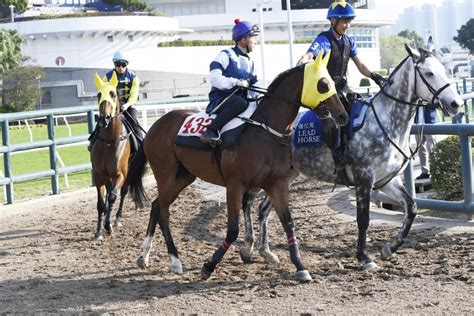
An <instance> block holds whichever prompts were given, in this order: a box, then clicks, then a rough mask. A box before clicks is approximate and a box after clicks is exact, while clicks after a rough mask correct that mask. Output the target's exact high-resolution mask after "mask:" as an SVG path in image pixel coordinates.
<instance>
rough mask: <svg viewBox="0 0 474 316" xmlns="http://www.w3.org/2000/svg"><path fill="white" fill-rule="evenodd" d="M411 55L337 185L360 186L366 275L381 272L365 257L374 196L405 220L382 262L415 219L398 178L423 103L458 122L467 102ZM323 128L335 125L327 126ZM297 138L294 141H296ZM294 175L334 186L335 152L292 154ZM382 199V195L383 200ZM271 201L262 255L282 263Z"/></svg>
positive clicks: (370, 113) (266, 206)
mask: <svg viewBox="0 0 474 316" xmlns="http://www.w3.org/2000/svg"><path fill="white" fill-rule="evenodd" d="M405 47H406V50H407V52H408V57H406V58H405V59H404V60H403V61H402V62H401V63H400V65H399V66H398V67H397V68H396V69H395V70H394V72H392V74H391V75H390V78H389V82H392V83H391V84H389V85H386V86H384V87H383V88H382V89H381V90H380V91H379V92H378V93H377V94H376V95H375V96H374V97H373V99H372V101H371V102H370V104H369V108H368V110H367V115H366V117H365V124H364V125H363V127H362V128H361V129H360V130H359V131H357V132H356V133H355V134H354V136H353V138H352V139H351V140H350V141H349V143H348V151H349V153H350V154H351V155H352V156H353V157H354V162H353V163H352V164H349V165H346V167H345V168H346V172H347V178H346V180H345V181H343V182H342V183H341V182H339V180H338V184H343V185H351V186H355V193H356V199H357V226H358V229H359V235H358V241H357V254H356V257H357V259H358V261H359V262H360V263H361V264H362V267H363V269H365V270H370V269H374V268H377V265H376V264H375V263H374V262H373V261H372V259H371V258H370V257H369V255H368V254H367V252H366V235H367V229H368V226H369V210H370V197H371V194H372V192H373V191H374V190H375V191H377V193H378V196H379V198H384V199H385V201H386V202H388V203H392V204H395V205H399V206H401V207H402V208H403V209H404V210H405V220H404V222H403V226H402V227H401V229H400V232H399V234H398V235H397V236H396V237H395V239H394V240H393V241H392V242H390V243H387V244H385V245H384V246H383V248H382V249H381V250H380V253H381V257H382V259H388V258H390V256H391V255H392V254H393V253H394V252H396V251H397V249H398V248H399V247H400V246H402V245H403V244H404V243H405V241H406V239H407V236H408V233H409V231H410V228H411V226H412V223H413V221H414V219H415V217H416V204H415V201H414V200H413V199H412V198H411V196H410V195H409V194H408V192H407V190H406V189H405V187H404V186H403V183H402V180H401V178H400V177H399V175H400V174H401V173H402V172H403V170H404V169H405V166H406V163H407V162H408V160H409V159H412V158H413V155H414V154H415V152H412V153H411V154H408V153H409V152H410V151H411V149H410V147H409V145H410V144H409V137H410V130H411V127H412V125H413V122H414V116H415V113H416V110H417V105H418V103H417V101H418V100H419V99H421V100H424V101H426V102H427V103H430V104H435V105H436V106H437V107H438V108H440V109H441V110H442V111H443V112H445V113H447V114H449V115H451V116H453V115H456V114H457V113H458V111H459V108H460V106H461V105H462V99H461V97H460V96H459V94H458V92H457V91H456V88H455V87H454V86H453V85H451V84H450V83H449V79H448V78H447V76H446V71H445V69H444V67H443V65H442V64H441V63H440V62H439V60H438V59H437V58H436V57H435V56H433V54H432V53H430V52H429V51H426V50H423V49H418V50H416V49H412V48H410V47H409V46H405ZM323 124H331V120H324V121H323ZM293 136H294V135H293ZM293 160H294V161H293V167H294V169H293V170H294V171H293V174H292V175H291V176H290V178H293V179H295V178H296V177H297V176H298V173H302V174H303V175H305V176H306V177H308V178H310V179H317V180H322V181H325V182H329V183H335V181H336V174H335V172H334V170H335V165H334V160H333V158H332V150H331V149H329V147H328V146H327V145H323V146H320V147H298V148H293ZM380 193H381V194H380ZM255 196H256V192H253V194H250V195H247V198H248V200H247V201H244V203H243V205H244V218H245V228H246V231H245V241H246V242H245V246H244V247H243V248H242V249H241V257H242V259H243V260H244V261H249V260H250V259H251V253H252V250H253V240H254V233H253V226H252V218H251V214H250V207H251V205H252V200H253V199H254V198H255ZM271 198H272V197H270V196H266V197H265V199H264V200H263V201H262V203H261V204H260V207H259V231H260V238H259V252H260V255H261V256H262V257H263V258H264V259H265V260H266V261H268V262H278V257H277V256H276V255H275V254H273V253H272V252H271V251H270V249H269V246H268V235H267V222H268V215H269V213H270V211H271V208H272V205H271V203H272V200H270V199H271Z"/></svg>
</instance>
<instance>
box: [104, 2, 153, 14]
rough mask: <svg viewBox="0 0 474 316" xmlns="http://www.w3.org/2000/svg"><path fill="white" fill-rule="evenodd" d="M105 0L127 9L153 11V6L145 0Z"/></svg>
mask: <svg viewBox="0 0 474 316" xmlns="http://www.w3.org/2000/svg"><path fill="white" fill-rule="evenodd" d="M104 2H105V3H108V4H112V5H119V6H121V7H122V8H124V9H125V10H127V11H142V12H144V11H146V12H151V11H153V8H152V7H150V6H149V5H148V4H147V3H146V2H145V1H144V0H104Z"/></svg>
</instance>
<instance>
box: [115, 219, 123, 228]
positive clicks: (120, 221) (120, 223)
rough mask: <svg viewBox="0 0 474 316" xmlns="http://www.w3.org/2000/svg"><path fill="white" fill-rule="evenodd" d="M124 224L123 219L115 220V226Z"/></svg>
mask: <svg viewBox="0 0 474 316" xmlns="http://www.w3.org/2000/svg"><path fill="white" fill-rule="evenodd" d="M122 226H123V219H121V218H117V219H116V220H115V227H122Z"/></svg>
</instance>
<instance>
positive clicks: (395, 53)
mask: <svg viewBox="0 0 474 316" xmlns="http://www.w3.org/2000/svg"><path fill="white" fill-rule="evenodd" d="M408 42H409V40H408V39H407V38H405V37H401V36H390V37H387V38H381V39H380V58H381V67H382V68H385V69H387V70H389V69H390V68H394V67H396V66H397V65H398V64H399V63H400V62H401V61H402V60H403V58H405V56H406V55H407V52H406V50H405V45H404V44H405V43H408Z"/></svg>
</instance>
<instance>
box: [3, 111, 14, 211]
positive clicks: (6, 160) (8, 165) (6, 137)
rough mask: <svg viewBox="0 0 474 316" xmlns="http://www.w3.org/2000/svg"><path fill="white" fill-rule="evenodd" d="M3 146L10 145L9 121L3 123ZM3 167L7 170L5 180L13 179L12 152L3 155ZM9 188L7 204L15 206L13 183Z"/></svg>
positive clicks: (9, 184) (7, 186)
mask: <svg viewBox="0 0 474 316" xmlns="http://www.w3.org/2000/svg"><path fill="white" fill-rule="evenodd" d="M2 144H3V146H9V145H10V130H9V122H8V119H7V120H4V121H3V122H2ZM3 166H4V168H5V178H10V180H11V177H12V161H11V154H10V151H7V152H6V153H3ZM6 188H7V203H8V204H13V200H14V196H13V182H10V183H8V184H7V185H6Z"/></svg>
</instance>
